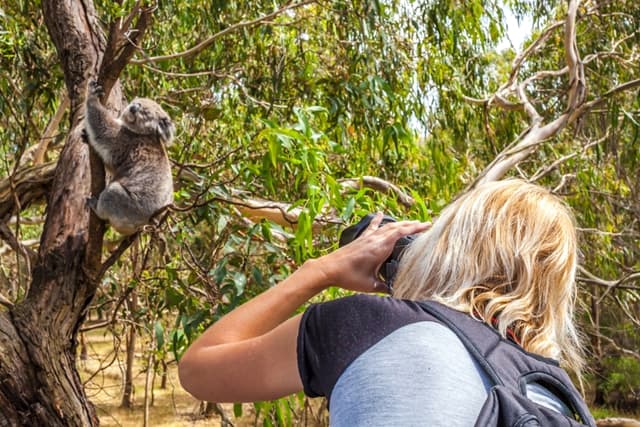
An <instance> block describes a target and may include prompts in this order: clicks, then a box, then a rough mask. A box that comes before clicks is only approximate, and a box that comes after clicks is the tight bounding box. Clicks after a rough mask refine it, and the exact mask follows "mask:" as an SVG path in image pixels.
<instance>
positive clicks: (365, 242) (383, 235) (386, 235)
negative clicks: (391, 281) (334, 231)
mask: <svg viewBox="0 0 640 427" xmlns="http://www.w3.org/2000/svg"><path fill="white" fill-rule="evenodd" d="M382 218H383V215H382V214H381V213H378V214H377V215H376V217H375V218H374V219H372V220H371V223H370V224H369V227H367V229H366V230H365V231H364V232H363V233H362V235H360V236H359V237H358V238H357V239H355V240H353V241H352V242H351V243H349V244H348V245H345V246H343V247H341V248H339V249H337V250H336V251H334V252H331V253H329V254H327V255H325V256H323V257H321V258H318V259H316V260H313V261H311V262H312V263H313V264H314V267H315V268H316V269H318V271H320V272H322V273H323V274H324V275H325V277H326V279H325V280H326V281H327V282H328V283H330V284H332V285H335V286H340V287H341V288H344V289H348V290H352V291H358V292H386V291H387V289H388V288H387V285H386V284H385V283H384V281H383V280H382V279H381V278H380V277H379V275H378V270H379V269H380V266H382V263H384V261H385V260H386V259H387V258H389V256H390V255H391V252H392V251H393V248H394V246H395V243H396V242H397V241H398V239H400V238H401V237H404V236H407V235H409V234H415V233H421V232H423V231H425V230H428V229H429V228H430V227H431V224H430V223H425V222H419V221H398V222H391V223H387V224H385V225H384V226H382V227H381V226H380V223H381V222H382Z"/></svg>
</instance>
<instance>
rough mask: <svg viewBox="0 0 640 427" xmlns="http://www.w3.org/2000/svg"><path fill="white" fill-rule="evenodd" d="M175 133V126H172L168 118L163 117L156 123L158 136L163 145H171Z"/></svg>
mask: <svg viewBox="0 0 640 427" xmlns="http://www.w3.org/2000/svg"><path fill="white" fill-rule="evenodd" d="M175 132H176V128H175V126H173V123H172V122H171V120H169V119H168V118H166V117H164V118H162V119H160V120H159V121H158V136H159V137H160V140H161V141H162V142H163V143H165V144H167V145H169V144H171V141H173V137H174V135H175Z"/></svg>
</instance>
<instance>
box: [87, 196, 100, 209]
mask: <svg viewBox="0 0 640 427" xmlns="http://www.w3.org/2000/svg"><path fill="white" fill-rule="evenodd" d="M86 202H87V206H88V207H89V209H91V210H92V211H94V212H95V210H96V209H97V208H98V199H96V198H95V197H93V196H91V197H87V198H86Z"/></svg>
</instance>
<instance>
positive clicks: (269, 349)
mask: <svg viewBox="0 0 640 427" xmlns="http://www.w3.org/2000/svg"><path fill="white" fill-rule="evenodd" d="M381 219H382V216H381V215H378V216H377V217H376V219H374V220H372V221H371V225H370V226H369V228H368V229H367V230H366V231H365V232H364V233H363V235H362V236H360V237H359V238H358V239H356V240H355V241H353V242H352V243H350V244H348V245H346V246H344V247H342V248H340V249H338V250H336V251H334V252H331V253H330V254H328V255H325V256H323V257H321V258H318V259H315V260H309V261H307V262H305V263H304V264H303V265H302V267H300V268H299V269H298V270H296V271H295V272H294V273H293V274H292V275H291V276H289V277H288V278H287V279H285V280H283V281H282V282H280V283H278V284H277V285H275V286H274V287H272V288H270V289H268V290H267V291H265V292H264V293H262V294H260V295H258V296H257V297H255V298H253V299H252V300H250V301H248V302H246V303H245V304H243V305H241V306H240V307H238V308H236V309H235V310H233V311H232V312H230V313H229V314H227V315H226V316H224V317H223V318H221V319H220V320H219V321H217V322H216V323H215V324H213V325H212V326H211V327H210V328H209V329H207V330H206V331H205V332H204V333H203V334H202V336H201V337H200V338H198V339H197V340H196V341H195V342H194V343H193V344H192V345H191V347H189V349H187V351H186V352H185V354H184V356H183V357H182V359H181V360H180V364H179V375H180V382H181V383H182V386H183V387H184V388H185V389H186V390H187V391H189V392H190V393H191V394H193V395H194V396H195V397H197V398H198V399H201V400H206V401H213V402H246V401H256V400H268V399H274V398H278V397H282V396H285V395H287V394H291V393H294V392H297V391H300V390H302V382H301V380H300V376H299V373H298V366H297V356H296V341H297V336H298V326H299V324H300V318H301V316H300V315H298V316H295V317H292V318H289V317H290V316H291V314H292V313H293V312H295V310H296V309H297V308H298V307H300V306H301V305H302V304H304V303H305V302H306V301H308V300H309V299H310V298H312V297H313V296H315V295H316V294H318V293H320V292H322V291H323V290H324V289H326V288H328V287H329V286H332V285H340V286H341V287H343V288H345V289H350V290H355V291H360V292H380V291H383V290H384V289H386V287H385V285H384V284H383V283H381V282H380V281H379V280H378V279H377V277H376V273H377V271H378V269H379V267H380V265H381V264H382V263H383V262H384V260H386V258H387V257H388V256H389V255H390V254H391V251H392V250H393V246H394V244H395V242H396V240H398V239H399V238H400V237H402V236H405V235H408V234H414V233H418V232H421V231H424V230H426V229H427V228H428V227H429V225H428V224H425V223H419V222H416V221H403V222H396V223H390V224H386V225H385V226H384V227H382V228H378V226H379V224H380V221H381Z"/></svg>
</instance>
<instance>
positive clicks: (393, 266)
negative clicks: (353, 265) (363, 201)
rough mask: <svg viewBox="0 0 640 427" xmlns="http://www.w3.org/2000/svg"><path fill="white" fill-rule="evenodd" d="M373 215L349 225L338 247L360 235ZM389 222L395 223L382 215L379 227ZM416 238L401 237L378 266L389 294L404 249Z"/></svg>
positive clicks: (341, 236) (413, 235) (410, 235)
mask: <svg viewBox="0 0 640 427" xmlns="http://www.w3.org/2000/svg"><path fill="white" fill-rule="evenodd" d="M375 216H376V215H375V214H367V215H366V216H365V217H363V218H362V219H361V220H360V221H359V222H358V223H356V224H353V225H350V226H349V227H347V228H345V229H344V230H343V231H342V233H340V241H339V245H340V246H341V247H342V246H345V245H347V244H349V243H351V242H352V241H354V240H355V239H357V238H358V237H360V235H361V234H362V232H363V231H364V230H366V229H367V227H368V226H369V224H370V223H371V220H372V219H373V218H375ZM390 222H396V220H395V219H394V218H392V217H390V216H389V215H384V216H383V217H382V222H380V227H382V226H383V225H385V224H388V223H390ZM416 237H417V234H409V235H408V236H404V237H401V238H400V239H398V240H397V241H396V244H395V246H394V247H393V252H391V255H390V256H389V258H387V259H386V260H385V262H384V263H383V264H382V265H381V266H380V270H379V271H378V274H379V275H380V276H381V277H382V278H383V279H384V281H385V283H386V284H387V287H388V288H389V293H391V291H392V290H393V287H392V286H393V280H394V279H395V276H396V272H397V271H398V263H399V262H400V257H401V256H402V253H403V252H404V249H405V248H406V247H407V246H409V244H411V242H413V241H414V240H415V239H416Z"/></svg>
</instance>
